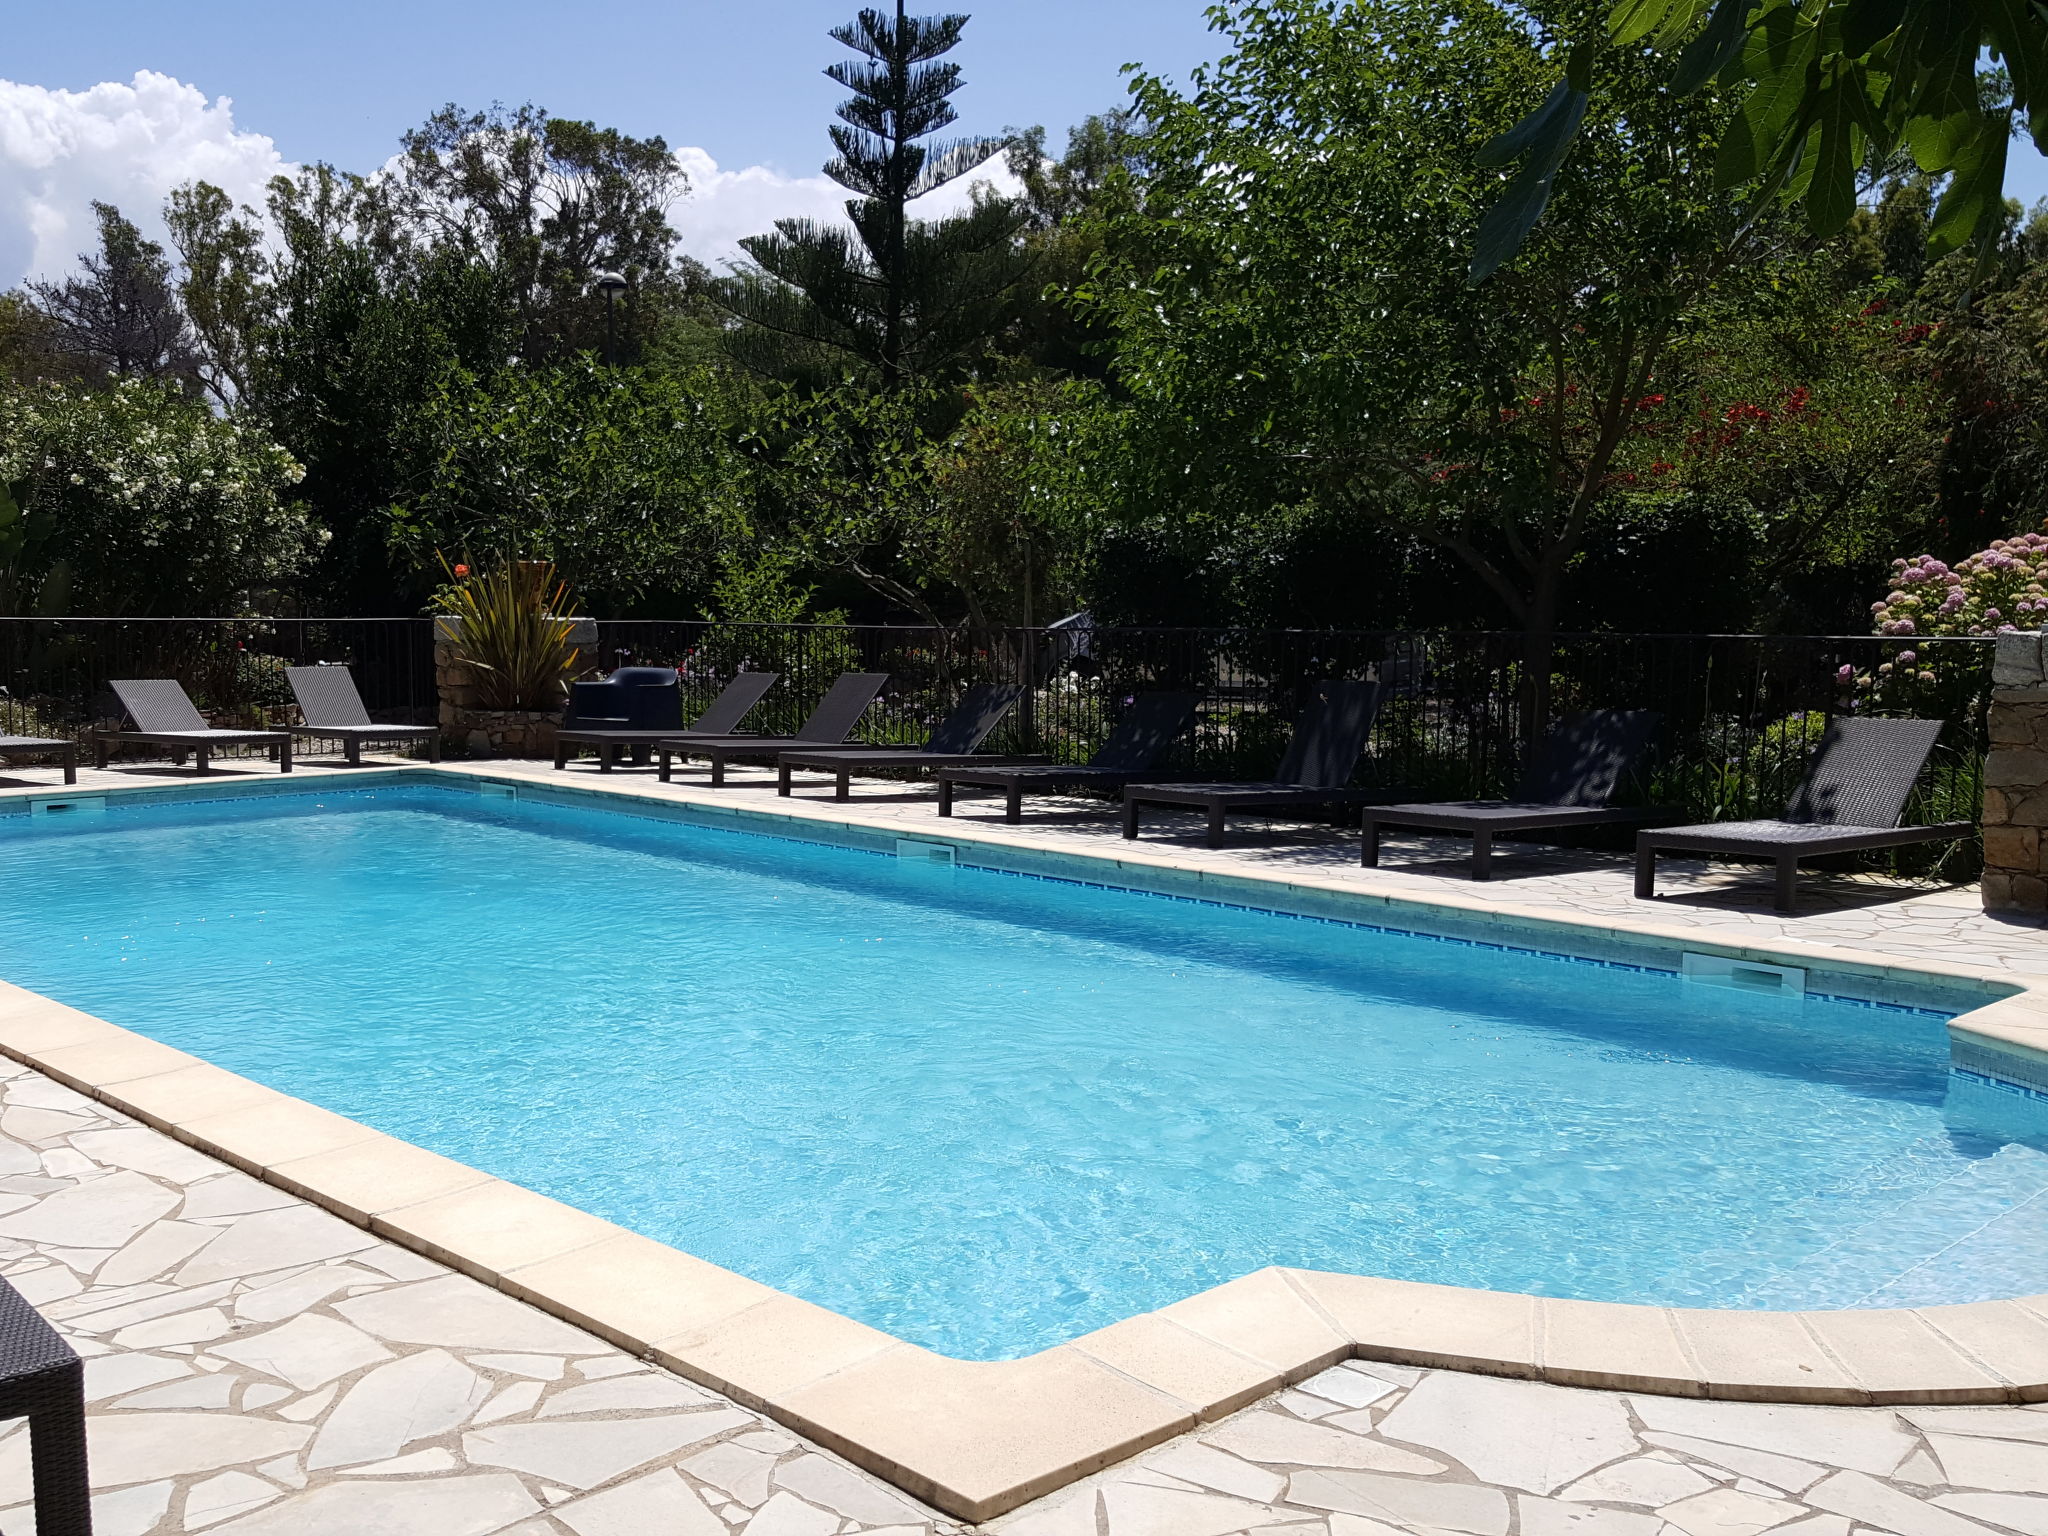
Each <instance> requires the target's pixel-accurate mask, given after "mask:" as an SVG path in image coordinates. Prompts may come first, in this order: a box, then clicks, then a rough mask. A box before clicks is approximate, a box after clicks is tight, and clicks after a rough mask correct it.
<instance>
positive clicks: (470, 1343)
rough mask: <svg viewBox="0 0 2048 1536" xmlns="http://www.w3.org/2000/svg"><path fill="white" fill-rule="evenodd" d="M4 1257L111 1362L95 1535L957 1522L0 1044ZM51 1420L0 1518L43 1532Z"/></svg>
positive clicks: (101, 1407) (93, 1396) (96, 1400)
mask: <svg viewBox="0 0 2048 1536" xmlns="http://www.w3.org/2000/svg"><path fill="white" fill-rule="evenodd" d="M0 1274H4V1275H5V1276H6V1278H7V1281H8V1283H9V1284H11V1285H13V1286H14V1287H15V1288H16V1289H17V1290H19V1291H20V1292H21V1293H22V1295H24V1296H25V1297H27V1298H28V1300H29V1301H31V1302H32V1303H34V1304H35V1305H36V1306H37V1307H38V1308H39V1309H40V1310H41V1311H42V1313H43V1315H44V1316H45V1317H47V1318H48V1319H49V1320H50V1321H51V1322H52V1323H53V1324H54V1325H55V1326H56V1327H57V1328H58V1329H59V1330H60V1331H61V1332H62V1333H63V1334H64V1335H65V1337H66V1338H68V1339H69V1340H70V1341H71V1343H72V1346H73V1347H74V1348H75V1349H77V1350H78V1352H79V1353H80V1354H81V1355H83V1356H85V1357H86V1395H87V1397H88V1399H89V1409H90V1412H89V1415H88V1420H87V1435H88V1444H89V1449H90V1456H91V1461H92V1473H93V1486H94V1489H95V1490H96V1491H95V1494H94V1499H93V1512H94V1522H95V1526H94V1528H95V1530H96V1532H97V1533H98V1536H170V1533H183V1532H192V1531H201V1530H204V1531H207V1532H209V1533H215V1532H217V1533H220V1536H486V1533H489V1532H501V1531H502V1532H507V1533H516V1536H729V1533H735V1532H744V1533H747V1536H880V1533H887V1536H948V1533H952V1532H954V1531H956V1530H958V1527H957V1526H956V1525H954V1524H953V1523H952V1522H950V1521H947V1520H945V1519H943V1518H941V1517H939V1516H937V1515H935V1514H934V1513H932V1512H931V1511H930V1510H928V1509H924V1508H921V1507H919V1506H918V1505H916V1504H915V1503H913V1502H912V1501H911V1500H909V1499H907V1498H906V1497H905V1496H904V1495H903V1494H901V1493H900V1492H898V1491H897V1490H895V1489H894V1488H891V1487H889V1486H888V1485H887V1484H884V1483H882V1482H879V1481H877V1480H876V1479H875V1478H872V1477H870V1476H868V1475H867V1474H865V1473H863V1472H860V1471H858V1470H856V1469H854V1468H853V1467H850V1466H848V1465H847V1464H846V1463H844V1462H842V1461H840V1460H838V1459H837V1458H835V1457H832V1456H830V1455H827V1454H825V1453H824V1452H821V1451H820V1450H818V1449H817V1448H816V1447H815V1446H811V1445H808V1444H806V1443H805V1442H804V1441H802V1440H801V1439H799V1438H798V1437H797V1436H795V1435H792V1434H790V1433H789V1432H788V1431H787V1430H785V1429H783V1428H781V1427H780V1426H778V1425H776V1424H773V1423H771V1422H769V1421H768V1420H767V1419H765V1418H763V1417H762V1416H761V1415H760V1414H758V1413H755V1412H752V1411H750V1410H748V1409H745V1408H742V1407H739V1406H738V1405H737V1404H735V1403H732V1402H730V1401H728V1400H726V1399H724V1398H721V1397H719V1396H717V1395H716V1394H714V1393H711V1392H708V1391H706V1390H704V1389H703V1388H701V1387H698V1386H694V1385H692V1384H691V1383H689V1382H686V1381H683V1380H682V1379H680V1378H679V1377H676V1376H673V1375H670V1374H669V1373H667V1372H665V1371H662V1370H659V1369H657V1368H656V1367H654V1366H651V1365H649V1364H647V1363H646V1362H645V1361H642V1360H638V1359H635V1358H634V1357H632V1356H631V1355H628V1354H626V1353H624V1352H623V1351H621V1350H618V1349H615V1348H613V1347H612V1346H611V1345H609V1344H606V1343H605V1342H604V1341H603V1340H601V1339H598V1338H595V1337H593V1336H592V1335H590V1334H588V1333H585V1332H583V1331H582V1330H580V1329H577V1328H573V1327H571V1326H569V1325H568V1324H567V1323H564V1322H561V1321H559V1320H557V1319H556V1318H553V1317H550V1316H548V1315H546V1314H545V1313H542V1312H539V1311H536V1310H534V1309H533V1308H531V1307H528V1306H526V1305H525V1304H524V1303H522V1302H519V1301H515V1300H513V1299H512V1298H511V1297H509V1296H507V1295H505V1294H504V1293H502V1292H500V1291H496V1290H493V1289H491V1288H490V1287H488V1286H486V1285H484V1284H482V1283H481V1282H479V1281H476V1280H472V1279H470V1278H468V1277H467V1276H465V1275H460V1274H456V1273H453V1272H452V1271H450V1270H447V1269H445V1268H443V1267H442V1266H441V1265H439V1264H436V1263H434V1262H432V1261H431V1260H429V1259H425V1258H422V1257H420V1256H419V1255H418V1254H416V1253H414V1252H412V1251H410V1250H408V1249H405V1248H400V1247H397V1246H395V1245H394V1244H391V1243H387V1242H384V1241H382V1240H381V1239H379V1238H377V1237H374V1236H372V1235H371V1234H369V1233H367V1232H365V1231H363V1230H362V1229H361V1228H360V1227H357V1226H353V1225H351V1224H350V1223H348V1222H345V1221H341V1220H339V1219H337V1218H335V1217H333V1216H330V1215H328V1214H327V1213H326V1212H324V1211H321V1210H318V1209H316V1208H314V1207H313V1206H311V1205H308V1204H306V1203H305V1202H304V1201H302V1200H300V1199H299V1198H298V1197H297V1196H295V1195H292V1194H290V1193H287V1192H286V1191H284V1190H282V1189H278V1188H275V1187H274V1186H272V1185H269V1184H264V1183H259V1182H258V1181H257V1180H255V1179H252V1178H250V1177H248V1176H247V1175H246V1174H242V1173H239V1172H236V1171H234V1170H233V1169H230V1168H228V1167H227V1166H226V1165H225V1164H223V1163H219V1162H216V1161H214V1159H212V1158H210V1157H207V1156H205V1155H203V1154H201V1153H199V1152H196V1151H194V1150H193V1149H192V1148H190V1147H187V1146H185V1145H184V1144H183V1143H181V1142H178V1141H174V1140H172V1139H171V1138H169V1137H167V1136H164V1135H162V1134H160V1133H158V1132H156V1131H154V1130H151V1129H148V1128H147V1127H144V1126H141V1125H138V1124H136V1123H135V1122H134V1121H132V1120H129V1119H127V1118H126V1117H124V1116H122V1115H120V1114H117V1113H115V1112H113V1111H111V1110H110V1109H108V1108H107V1107H106V1106H105V1105H102V1104H99V1103H96V1102H95V1101H93V1100H91V1099H88V1098H85V1097H83V1096H82V1095H79V1094H76V1093H74V1092H72V1091H71V1090H70V1089H68V1088H65V1087H64V1086H62V1085H61V1084H58V1083H56V1082H53V1081H52V1080H51V1079H49V1078H47V1077H44V1076H42V1075H41V1074H39V1073H36V1072H31V1071H28V1070H26V1069H23V1068H20V1067H17V1066H14V1065H13V1064H12V1063H6V1064H0ZM30 1489H31V1483H30V1479H29V1465H28V1431H27V1429H26V1427H25V1425H24V1424H23V1423H21V1422H20V1421H15V1422H14V1423H12V1424H10V1425H7V1426H6V1433H4V1434H0V1531H5V1532H6V1533H7V1536H33V1531H34V1528H35V1522H34V1517H33V1513H32V1510H31V1508H30V1507H29V1506H28V1504H27V1502H26V1501H27V1500H28V1499H29V1497H30Z"/></svg>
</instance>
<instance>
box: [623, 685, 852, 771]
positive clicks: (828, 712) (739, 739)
mask: <svg viewBox="0 0 2048 1536" xmlns="http://www.w3.org/2000/svg"><path fill="white" fill-rule="evenodd" d="M888 682H889V674H888V673H886V672H848V673H845V674H843V675H842V676H841V677H839V678H838V679H837V680H835V681H834V682H833V684H832V686H831V687H830V688H827V689H826V690H825V697H824V698H822V699H820V700H819V701H818V707H817V708H816V709H814V710H812V711H811V713H810V716H809V717H808V718H807V719H806V720H805V721H804V723H803V724H802V725H800V726H798V727H797V728H796V733H795V734H794V735H792V736H703V735H698V734H696V733H695V732H692V733H691V734H690V735H688V736H679V737H673V738H668V739H664V740H662V741H660V742H658V743H657V744H656V750H657V751H658V752H660V754H661V782H662V783H664V784H666V783H668V782H669V781H670V779H671V777H672V775H673V772H674V767H675V759H676V758H679V757H682V758H692V757H701V758H706V759H708V760H709V761H710V763H711V787H712V788H713V789H719V788H722V787H723V786H724V784H725V765H726V764H727V763H730V762H767V763H772V762H774V761H775V759H776V758H777V757H779V756H780V755H781V754H782V753H784V752H786V751H789V750H791V749H792V748H802V747H817V748H819V749H821V750H822V749H823V748H826V747H834V746H840V745H841V744H842V743H845V741H846V738H847V737H849V736H851V735H852V734H853V728H854V727H855V726H856V725H859V724H860V717H861V716H862V715H864V714H866V713H867V708H868V706H869V705H870V704H872V703H874V702H875V695H877V694H879V693H880V692H881V691H882V689H883V688H885V687H886V686H887V685H888ZM700 723H701V722H700ZM852 750H858V743H855V744H854V745H853V748H852ZM878 750H879V749H878Z"/></svg>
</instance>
